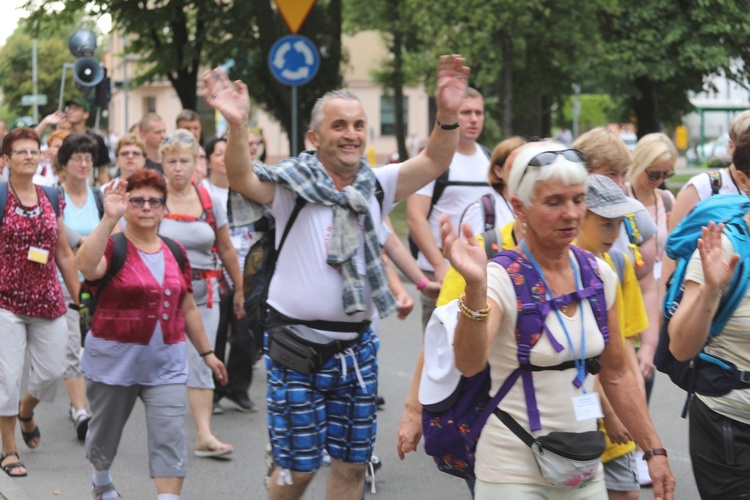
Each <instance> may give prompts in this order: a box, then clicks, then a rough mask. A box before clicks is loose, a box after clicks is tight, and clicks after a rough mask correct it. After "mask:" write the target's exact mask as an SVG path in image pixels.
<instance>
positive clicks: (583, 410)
mask: <svg viewBox="0 0 750 500" xmlns="http://www.w3.org/2000/svg"><path fill="white" fill-rule="evenodd" d="M573 411H574V412H575V414H576V420H577V421H579V422H583V421H584V420H592V419H595V418H602V417H604V414H603V413H602V404H601V402H600V401H599V394H598V393H596V392H592V393H589V394H582V395H580V396H576V397H574V398H573Z"/></svg>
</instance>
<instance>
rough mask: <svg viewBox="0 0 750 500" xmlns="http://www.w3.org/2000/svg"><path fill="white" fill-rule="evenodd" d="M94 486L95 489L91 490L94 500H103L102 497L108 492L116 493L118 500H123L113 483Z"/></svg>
mask: <svg viewBox="0 0 750 500" xmlns="http://www.w3.org/2000/svg"><path fill="white" fill-rule="evenodd" d="M92 486H93V489H92V490H91V494H92V495H93V497H94V500H102V495H104V494H105V493H107V492H108V491H114V492H115V493H117V500H122V495H120V494H119V493H118V492H117V490H116V489H115V485H114V484H113V483H109V484H105V485H104V486H95V485H92Z"/></svg>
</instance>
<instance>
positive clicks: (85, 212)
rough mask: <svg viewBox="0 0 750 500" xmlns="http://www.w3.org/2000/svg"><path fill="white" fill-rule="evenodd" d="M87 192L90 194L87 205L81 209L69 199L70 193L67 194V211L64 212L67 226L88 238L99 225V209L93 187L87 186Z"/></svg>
mask: <svg viewBox="0 0 750 500" xmlns="http://www.w3.org/2000/svg"><path fill="white" fill-rule="evenodd" d="M86 190H87V192H88V194H87V196H86V204H85V205H84V206H83V207H81V208H78V207H77V206H75V204H74V203H73V202H72V201H71V199H70V197H68V193H65V210H63V219H64V221H65V225H66V226H68V227H69V228H70V229H72V230H73V231H75V232H76V233H78V234H80V235H81V236H88V235H89V234H91V232H92V231H93V230H94V228H95V227H96V226H97V224H99V209H97V208H96V200H95V199H94V190H93V188H92V187H91V186H86Z"/></svg>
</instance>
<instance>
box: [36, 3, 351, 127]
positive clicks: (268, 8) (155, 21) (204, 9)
mask: <svg viewBox="0 0 750 500" xmlns="http://www.w3.org/2000/svg"><path fill="white" fill-rule="evenodd" d="M60 5H62V9H58V7H59V6H60ZM27 8H29V9H31V8H35V10H34V11H33V13H32V15H31V18H32V19H34V20H37V21H39V23H40V26H45V25H46V26H49V25H52V26H55V25H57V24H59V23H60V22H65V21H66V20H68V19H70V18H72V17H74V16H76V15H80V13H81V12H86V13H87V14H89V15H91V16H94V17H95V16H100V15H102V14H104V13H109V14H111V15H112V20H113V28H114V29H119V30H122V32H123V33H125V34H127V35H129V37H130V44H129V46H128V48H127V51H128V53H129V54H135V55H138V56H139V57H140V61H141V70H142V71H141V73H140V74H139V77H138V78H137V79H136V80H135V82H134V84H135V85H137V84H140V83H145V82H148V81H152V80H154V79H158V78H166V79H168V80H169V82H170V83H171V84H172V86H173V87H174V89H175V91H176V93H177V95H178V97H179V98H180V102H181V103H182V106H183V107H185V108H190V109H195V108H196V103H197V99H198V97H197V89H198V78H199V77H200V76H201V72H202V71H203V70H204V68H206V67H213V66H217V65H219V64H223V63H224V62H226V61H227V60H228V59H233V60H234V62H235V64H234V67H233V68H232V70H231V75H230V76H232V77H233V78H241V79H243V80H244V81H245V82H246V83H248V87H249V91H250V95H251V97H252V98H253V99H254V100H255V101H256V102H257V103H258V104H259V105H260V106H261V107H263V108H264V109H265V110H267V111H268V112H269V113H270V114H271V115H272V116H274V117H275V118H276V119H278V120H279V121H280V122H281V124H282V126H283V127H284V129H285V130H286V131H287V132H288V133H289V136H290V138H291V135H292V134H291V118H290V116H289V109H290V107H291V101H290V90H289V88H288V87H286V86H284V85H281V84H279V83H278V82H276V81H275V80H274V79H273V77H272V76H271V73H270V71H269V70H268V66H267V62H266V61H267V60H268V53H269V51H270V49H271V47H272V46H273V43H274V42H275V41H276V40H277V39H278V38H280V37H281V36H283V35H286V34H287V33H288V30H287V29H286V27H285V26H284V24H283V23H282V20H281V16H280V15H279V13H278V12H277V11H276V8H275V5H274V4H273V1H272V0H255V1H252V2H250V1H234V2H230V1H216V0H192V1H189V0H160V1H156V2H152V1H148V0H36V1H32V0H30V1H29V3H28V4H27ZM301 33H302V34H304V35H306V36H308V38H310V39H312V40H313V42H314V43H316V45H317V46H318V47H319V48H320V52H321V68H320V71H319V72H318V75H317V76H316V77H315V78H314V79H313V80H312V81H311V82H310V83H309V84H307V85H305V86H303V87H300V89H299V93H298V96H299V102H298V109H299V111H300V117H301V119H300V124H299V131H300V134H299V136H300V137H304V131H305V130H306V127H307V117H308V116H309V112H310V110H311V109H312V105H313V103H314V102H315V99H316V98H317V97H319V96H320V95H321V94H322V93H323V92H325V91H327V90H331V89H334V88H337V87H338V86H340V84H341V76H340V64H341V0H318V1H317V2H316V4H315V6H314V8H313V9H312V11H311V13H310V15H309V17H308V20H307V21H306V23H305V25H304V26H303V29H302V32H301ZM290 140H291V139H290Z"/></svg>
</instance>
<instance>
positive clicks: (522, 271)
mask: <svg viewBox="0 0 750 500" xmlns="http://www.w3.org/2000/svg"><path fill="white" fill-rule="evenodd" d="M571 248H572V249H573V253H574V255H575V256H576V260H577V261H578V265H579V267H580V272H581V283H582V284H583V289H582V290H577V291H575V292H572V293H570V294H567V295H563V296H560V297H555V299H553V300H547V290H546V288H545V286H544V281H543V280H542V278H541V276H539V274H538V273H537V272H536V271H535V270H534V268H533V267H532V266H531V263H530V262H529V261H528V260H527V259H525V258H524V257H523V256H521V255H520V254H519V253H518V252H516V251H514V250H505V251H503V252H500V253H499V254H498V255H496V256H495V257H494V258H493V259H491V261H492V262H495V263H497V264H499V265H501V266H503V267H504V268H505V270H506V271H507V272H508V275H509V276H510V278H511V282H512V283H513V288H514V289H515V292H516V297H518V320H517V322H516V342H517V344H518V352H517V357H518V362H519V364H520V365H530V364H531V349H532V348H533V347H534V346H535V345H536V343H537V342H538V341H539V338H540V337H541V335H542V332H546V333H547V338H548V339H549V341H550V343H551V344H552V347H553V348H554V349H555V351H556V352H561V351H562V350H563V346H562V345H561V344H560V343H559V342H558V341H557V339H556V338H555V337H554V335H552V332H550V330H549V329H548V328H547V325H546V323H545V318H546V317H547V314H548V313H549V312H551V311H552V310H556V309H560V308H561V307H562V306H563V305H565V304H568V303H570V302H572V301H574V300H579V299H588V300H589V302H590V304H591V309H592V310H593V311H594V316H595V318H596V322H597V324H598V325H599V329H600V330H601V332H602V336H603V337H604V341H605V343H606V342H607V341H608V340H609V330H608V329H607V311H606V301H605V298H604V284H603V282H602V279H601V275H600V274H599V267H598V265H597V263H596V259H595V258H594V256H593V255H592V254H590V253H589V252H586V251H584V250H581V249H579V248H577V247H575V246H571ZM513 373H515V372H513ZM513 373H512V374H511V376H512V375H513ZM520 375H521V380H522V381H523V392H524V397H525V399H526V411H527V413H528V416H529V425H530V428H531V430H532V431H537V430H540V429H541V428H542V424H541V418H540V414H539V408H538V406H537V403H536V392H535V390H534V380H533V372H531V371H528V370H521V373H520ZM508 378H509V379H510V378H511V377H508ZM516 378H518V376H517V375H516V376H515V377H513V381H514V382H515V379H516ZM506 382H507V380H506ZM498 392H501V391H498ZM503 396H504V395H503ZM498 402H499V400H498ZM490 406H491V405H490ZM495 406H497V405H495Z"/></svg>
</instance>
